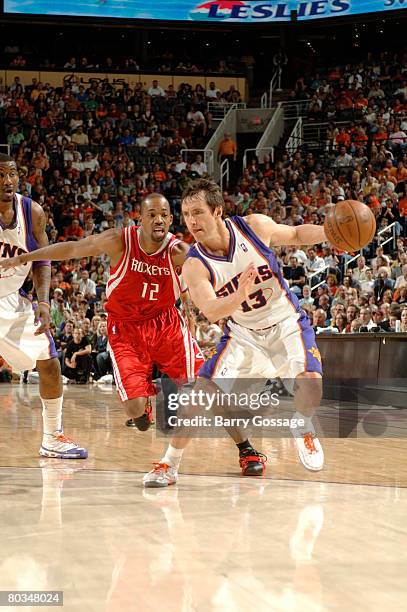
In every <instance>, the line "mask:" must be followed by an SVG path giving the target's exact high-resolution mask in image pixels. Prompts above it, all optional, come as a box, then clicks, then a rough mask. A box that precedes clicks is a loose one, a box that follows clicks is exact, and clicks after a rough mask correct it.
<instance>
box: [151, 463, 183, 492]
mask: <svg viewBox="0 0 407 612" xmlns="http://www.w3.org/2000/svg"><path fill="white" fill-rule="evenodd" d="M153 465H154V468H153V469H152V470H151V472H148V474H146V475H145V476H144V478H143V484H144V486H145V487H147V488H148V487H151V488H153V487H168V486H169V485H172V484H175V483H176V482H177V480H178V470H176V469H175V468H173V467H171V466H170V465H167V464H166V463H154V464H153Z"/></svg>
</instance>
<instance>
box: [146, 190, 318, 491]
mask: <svg viewBox="0 0 407 612" xmlns="http://www.w3.org/2000/svg"><path fill="white" fill-rule="evenodd" d="M223 206H224V202H223V198H222V193H221V190H220V189H219V187H218V186H217V185H216V183H214V182H212V181H210V180H207V179H199V180H197V181H195V182H194V183H192V184H191V185H190V186H189V187H187V189H186V190H185V191H184V193H183V197H182V212H183V215H184V219H185V223H186V225H187V228H188V230H189V231H190V232H191V234H192V235H193V237H194V238H195V240H196V244H195V245H194V246H193V247H192V248H191V249H190V251H189V253H188V259H187V261H186V262H185V264H184V267H183V276H184V279H185V281H186V283H187V286H188V288H189V292H190V295H191V298H192V300H193V302H194V303H195V305H196V306H197V307H198V308H199V309H200V310H201V311H202V312H203V314H204V315H205V316H206V317H207V318H208V319H209V321H211V322H215V321H219V320H220V319H224V318H227V319H228V321H227V324H226V326H225V329H224V335H223V337H222V339H221V341H220V343H219V345H218V346H217V349H216V352H215V354H214V356H213V357H211V358H210V359H209V360H207V361H206V362H205V364H204V366H203V367H202V368H201V370H200V372H199V377H200V378H198V383H197V384H198V385H202V384H203V385H204V389H205V383H203V381H202V379H206V381H207V382H208V381H212V383H215V384H216V385H217V388H219V387H220V388H221V389H222V388H223V385H225V386H226V387H227V381H228V380H229V381H231V380H238V379H248V378H265V379H269V378H277V377H280V378H291V379H295V383H296V392H295V397H294V404H295V407H296V410H297V412H296V413H295V415H294V417H295V418H296V419H297V420H298V421H299V420H300V419H302V421H303V422H304V426H301V427H298V428H297V429H295V430H294V429H292V430H291V431H292V433H293V435H294V439H295V442H296V446H297V450H298V454H299V458H300V461H301V462H302V464H303V465H304V466H305V467H306V468H307V469H309V470H313V471H317V470H321V469H322V468H323V464H324V455H323V450H322V447H321V445H320V442H319V440H318V438H317V436H316V433H315V429H314V426H313V424H312V421H311V417H312V415H313V414H314V411H315V408H317V407H318V405H319V403H320V400H321V396H322V364H321V356H320V353H319V350H318V348H317V346H316V343H315V335H314V331H313V329H312V327H311V325H310V322H309V319H308V317H307V316H306V315H305V313H304V312H303V311H302V310H301V308H300V306H299V303H298V300H297V298H296V296H295V294H293V293H291V292H290V290H289V289H288V286H287V284H286V282H285V280H284V278H283V276H282V274H281V271H280V269H279V266H278V263H277V259H276V257H275V255H274V253H273V251H272V250H271V247H273V246H279V245H287V246H288V245H303V244H317V243H320V242H324V241H326V236H325V232H324V229H323V227H321V226H315V225H301V226H298V227H290V226H287V225H280V224H277V223H275V222H274V221H273V220H272V219H270V218H269V217H267V216H265V215H260V214H253V215H249V216H248V217H245V218H242V217H232V218H231V219H226V220H223V219H222V213H223ZM206 384H207V383H206ZM212 387H213V384H212ZM209 388H210V387H209ZM187 416H188V414H187ZM188 441H189V438H187V437H185V438H182V439H180V438H174V439H173V440H172V443H171V444H170V445H169V448H168V450H167V452H166V454H165V456H164V457H163V459H162V460H161V461H160V462H159V463H157V464H155V467H154V469H153V470H152V471H151V472H149V473H148V474H146V476H145V477H144V484H145V486H146V487H159V486H168V485H169V484H174V483H175V482H176V481H177V478H178V473H177V472H178V467H179V464H180V461H181V457H182V452H183V449H184V448H185V446H186V444H187V443H188Z"/></svg>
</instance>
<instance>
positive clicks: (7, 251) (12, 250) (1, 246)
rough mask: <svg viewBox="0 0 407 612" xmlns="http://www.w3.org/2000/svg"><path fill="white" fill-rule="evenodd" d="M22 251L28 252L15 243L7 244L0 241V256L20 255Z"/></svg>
mask: <svg viewBox="0 0 407 612" xmlns="http://www.w3.org/2000/svg"><path fill="white" fill-rule="evenodd" d="M23 253H28V251H26V250H25V249H22V248H21V247H19V246H17V245H15V244H9V243H8V242H1V241H0V257H1V258H4V259H5V258H9V257H16V256H17V255H22V254H23Z"/></svg>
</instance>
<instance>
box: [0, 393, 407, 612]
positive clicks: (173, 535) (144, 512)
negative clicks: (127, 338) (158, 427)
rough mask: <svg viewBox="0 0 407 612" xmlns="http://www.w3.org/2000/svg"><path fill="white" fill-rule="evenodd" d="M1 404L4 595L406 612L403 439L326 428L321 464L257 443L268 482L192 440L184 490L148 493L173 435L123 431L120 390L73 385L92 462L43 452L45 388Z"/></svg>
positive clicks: (90, 606)
mask: <svg viewBox="0 0 407 612" xmlns="http://www.w3.org/2000/svg"><path fill="white" fill-rule="evenodd" d="M0 409H1V418H0V466H1V467H0V496H1V498H0V499H1V506H0V508H1V509H0V525H1V542H2V546H1V553H2V554H1V556H0V590H26V589H33V590H42V589H45V590H63V591H64V609H65V610H67V611H68V612H70V611H71V610H73V611H76V610H84V611H85V610H92V611H95V612H96V611H103V610H107V611H118V612H119V611H120V612H127V610H129V611H133V610H134V611H137V612H138V611H140V612H145V611H150V610H151V611H154V612H156V611H159V610H161V609H162V610H166V611H170V612H172V611H174V612H190V611H191V612H192V611H198V612H211V611H214V612H218V611H219V612H220V611H222V612H224V611H240V610H242V611H246V610H250V611H251V610H256V611H261V612H263V611H264V612H266V611H267V612H268V611H275V610H276V611H284V612H285V611H301V612H302V611H305V610H307V612H311V611H314V610H315V611H322V610H333V611H336V610H338V611H339V610H341V612H342V611H343V610H344V609H347V610H355V611H358V612H359V611H360V610H369V611H370V610H378V611H379V610H383V608H384V607H386V608H388V609H391V610H405V609H406V601H407V585H406V579H405V567H406V562H407V547H406V546H405V538H406V535H407V523H406V509H407V461H406V458H405V457H406V450H407V448H406V444H405V440H404V439H400V438H396V437H392V438H374V437H373V438H365V439H334V438H327V439H325V440H323V445H324V449H325V456H326V468H325V469H324V470H323V471H322V472H319V473H317V474H313V473H310V472H308V471H306V470H305V469H303V468H302V467H301V466H300V465H299V464H298V461H297V458H296V454H295V452H294V448H293V443H292V440H291V439H272V440H271V439H263V440H256V445H257V448H258V449H259V450H262V451H263V452H265V453H266V454H267V455H268V457H269V461H268V467H267V472H266V476H265V477H264V478H261V479H247V478H246V479H245V478H242V477H240V476H239V468H238V465H237V460H236V458H237V454H236V450H235V448H234V446H233V443H232V442H231V441H229V440H226V439H220V438H219V439H216V440H208V439H202V440H196V441H194V442H192V443H191V445H190V447H189V448H188V450H187V451H186V453H185V458H184V460H183V464H182V466H183V467H182V471H183V474H182V476H181V478H180V482H179V485H178V486H177V487H171V488H169V489H167V490H151V489H150V490H144V489H143V488H142V486H141V478H142V475H143V473H144V472H145V471H146V470H148V469H150V465H151V462H152V461H154V460H158V459H159V458H160V457H161V453H162V451H163V449H164V448H165V446H166V444H167V441H166V440H164V439H156V436H155V432H154V431H149V432H146V433H141V432H138V431H134V430H132V429H128V428H126V427H124V425H123V422H124V417H123V413H122V408H121V406H120V404H119V402H118V400H117V399H116V394H115V391H114V390H113V391H112V390H111V389H107V390H106V391H102V390H101V389H99V388H90V387H68V388H67V389H66V394H65V419H64V421H65V430H66V433H67V434H68V435H70V436H72V437H74V438H75V439H77V440H78V441H80V443H81V444H83V445H86V446H87V448H88V450H89V459H87V460H85V461H59V460H50V459H43V458H40V457H39V456H37V452H38V447H39V443H40V439H41V410H40V403H39V399H38V388H37V387H35V386H25V387H20V386H18V385H13V386H8V385H0ZM388 414H390V416H391V412H389V413H388ZM321 418H326V419H328V418H332V411H331V410H330V409H329V407H328V408H323V409H322V410H321ZM393 418H394V423H395V424H394V427H393V426H392V427H390V429H389V430H391V431H390V433H391V435H393V436H395V433H394V430H395V429H397V427H399V424H400V417H399V413H395V414H394V415H393ZM390 421H391V419H390ZM4 609H8V608H4ZM9 609H12V608H9ZM33 609H34V608H33ZM40 609H43V608H40Z"/></svg>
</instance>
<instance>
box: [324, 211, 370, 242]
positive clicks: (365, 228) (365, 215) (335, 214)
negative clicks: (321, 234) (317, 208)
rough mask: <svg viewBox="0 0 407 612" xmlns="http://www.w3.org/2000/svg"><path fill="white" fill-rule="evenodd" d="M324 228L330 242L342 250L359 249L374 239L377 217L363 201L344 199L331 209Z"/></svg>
mask: <svg viewBox="0 0 407 612" xmlns="http://www.w3.org/2000/svg"><path fill="white" fill-rule="evenodd" d="M324 229H325V234H326V236H327V238H328V240H329V242H330V243H331V244H332V245H333V246H334V247H336V248H337V249H339V250H340V251H359V250H360V249H362V248H363V247H364V246H366V245H367V244H369V242H371V241H372V240H373V237H374V235H375V233H376V219H375V217H374V214H373V213H372V211H371V210H370V208H369V207H368V206H367V205H366V204H363V202H358V201H357V200H344V201H343V202H338V203H337V204H335V206H332V208H331V209H330V210H329V212H328V213H327V215H326V217H325V221H324Z"/></svg>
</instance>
